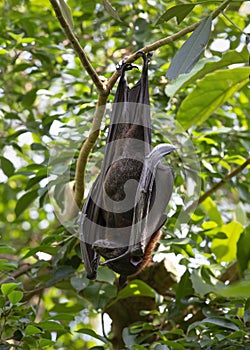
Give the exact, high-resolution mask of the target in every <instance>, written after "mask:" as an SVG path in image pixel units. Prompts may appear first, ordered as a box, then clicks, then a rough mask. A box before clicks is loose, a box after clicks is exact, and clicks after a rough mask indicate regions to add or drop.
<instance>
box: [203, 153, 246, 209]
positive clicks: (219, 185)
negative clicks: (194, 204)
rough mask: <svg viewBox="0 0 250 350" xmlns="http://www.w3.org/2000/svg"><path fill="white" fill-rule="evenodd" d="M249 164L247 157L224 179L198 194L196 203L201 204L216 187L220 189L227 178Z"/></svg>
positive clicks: (233, 175)
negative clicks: (200, 194)
mask: <svg viewBox="0 0 250 350" xmlns="http://www.w3.org/2000/svg"><path fill="white" fill-rule="evenodd" d="M249 164H250V157H249V158H247V160H246V161H245V162H244V163H243V164H241V165H240V166H239V167H238V168H236V169H234V170H233V171H231V173H229V174H227V176H225V177H224V179H222V180H221V181H220V182H218V183H217V184H216V185H214V186H213V187H212V188H210V190H208V191H207V192H205V193H204V194H203V195H202V196H200V198H199V200H198V204H201V203H202V202H204V201H205V200H206V199H207V198H208V197H210V196H211V195H212V194H213V193H215V192H216V191H218V189H220V188H221V187H222V186H224V185H225V183H226V182H227V181H228V180H230V179H232V178H233V177H235V176H236V175H238V174H240V173H241V172H242V171H243V170H244V169H245V168H246V167H247V166H248V165H249Z"/></svg>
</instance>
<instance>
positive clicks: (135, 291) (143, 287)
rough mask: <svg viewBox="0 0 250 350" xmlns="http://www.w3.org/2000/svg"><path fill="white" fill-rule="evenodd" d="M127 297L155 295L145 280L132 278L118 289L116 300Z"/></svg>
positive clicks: (151, 296)
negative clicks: (127, 283) (123, 286)
mask: <svg viewBox="0 0 250 350" xmlns="http://www.w3.org/2000/svg"><path fill="white" fill-rule="evenodd" d="M129 297H150V298H154V297H155V291H154V290H153V289H152V288H151V287H150V286H149V285H148V284H146V283H145V282H143V281H140V280H133V281H131V282H130V283H129V285H127V286H126V287H125V288H123V289H122V290H120V292H119V293H118V295H117V298H116V300H121V299H126V298H129Z"/></svg>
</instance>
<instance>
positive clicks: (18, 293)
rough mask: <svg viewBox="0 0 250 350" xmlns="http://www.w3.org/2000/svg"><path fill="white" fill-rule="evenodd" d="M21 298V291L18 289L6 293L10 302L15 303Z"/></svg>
mask: <svg viewBox="0 0 250 350" xmlns="http://www.w3.org/2000/svg"><path fill="white" fill-rule="evenodd" d="M22 298H23V292H21V291H20V290H13V292H11V293H9V294H8V299H9V301H10V302H11V303H12V304H17V303H19V301H21V300H22Z"/></svg>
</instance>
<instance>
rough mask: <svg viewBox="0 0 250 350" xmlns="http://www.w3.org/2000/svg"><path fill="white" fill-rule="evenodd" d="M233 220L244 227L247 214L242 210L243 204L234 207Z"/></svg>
mask: <svg viewBox="0 0 250 350" xmlns="http://www.w3.org/2000/svg"><path fill="white" fill-rule="evenodd" d="M235 219H236V221H238V222H239V223H240V224H241V225H243V226H244V225H245V224H246V223H247V214H246V209H245V208H244V206H243V204H242V203H241V202H239V203H238V204H237V205H236V208H235Z"/></svg>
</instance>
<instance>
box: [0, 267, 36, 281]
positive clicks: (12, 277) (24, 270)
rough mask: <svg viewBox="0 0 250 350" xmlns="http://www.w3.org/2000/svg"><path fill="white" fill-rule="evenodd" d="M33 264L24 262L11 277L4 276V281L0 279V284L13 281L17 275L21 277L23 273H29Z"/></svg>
mask: <svg viewBox="0 0 250 350" xmlns="http://www.w3.org/2000/svg"><path fill="white" fill-rule="evenodd" d="M32 267H33V266H32V265H31V264H28V263H27V264H23V265H22V266H20V267H19V269H18V270H17V271H15V272H13V273H12V274H11V275H10V276H9V277H6V278H4V279H3V280H2V281H0V285H1V284H4V283H6V282H8V281H12V280H14V279H16V278H17V277H20V276H22V275H25V274H26V273H28V272H29V271H30V270H31V269H32Z"/></svg>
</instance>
